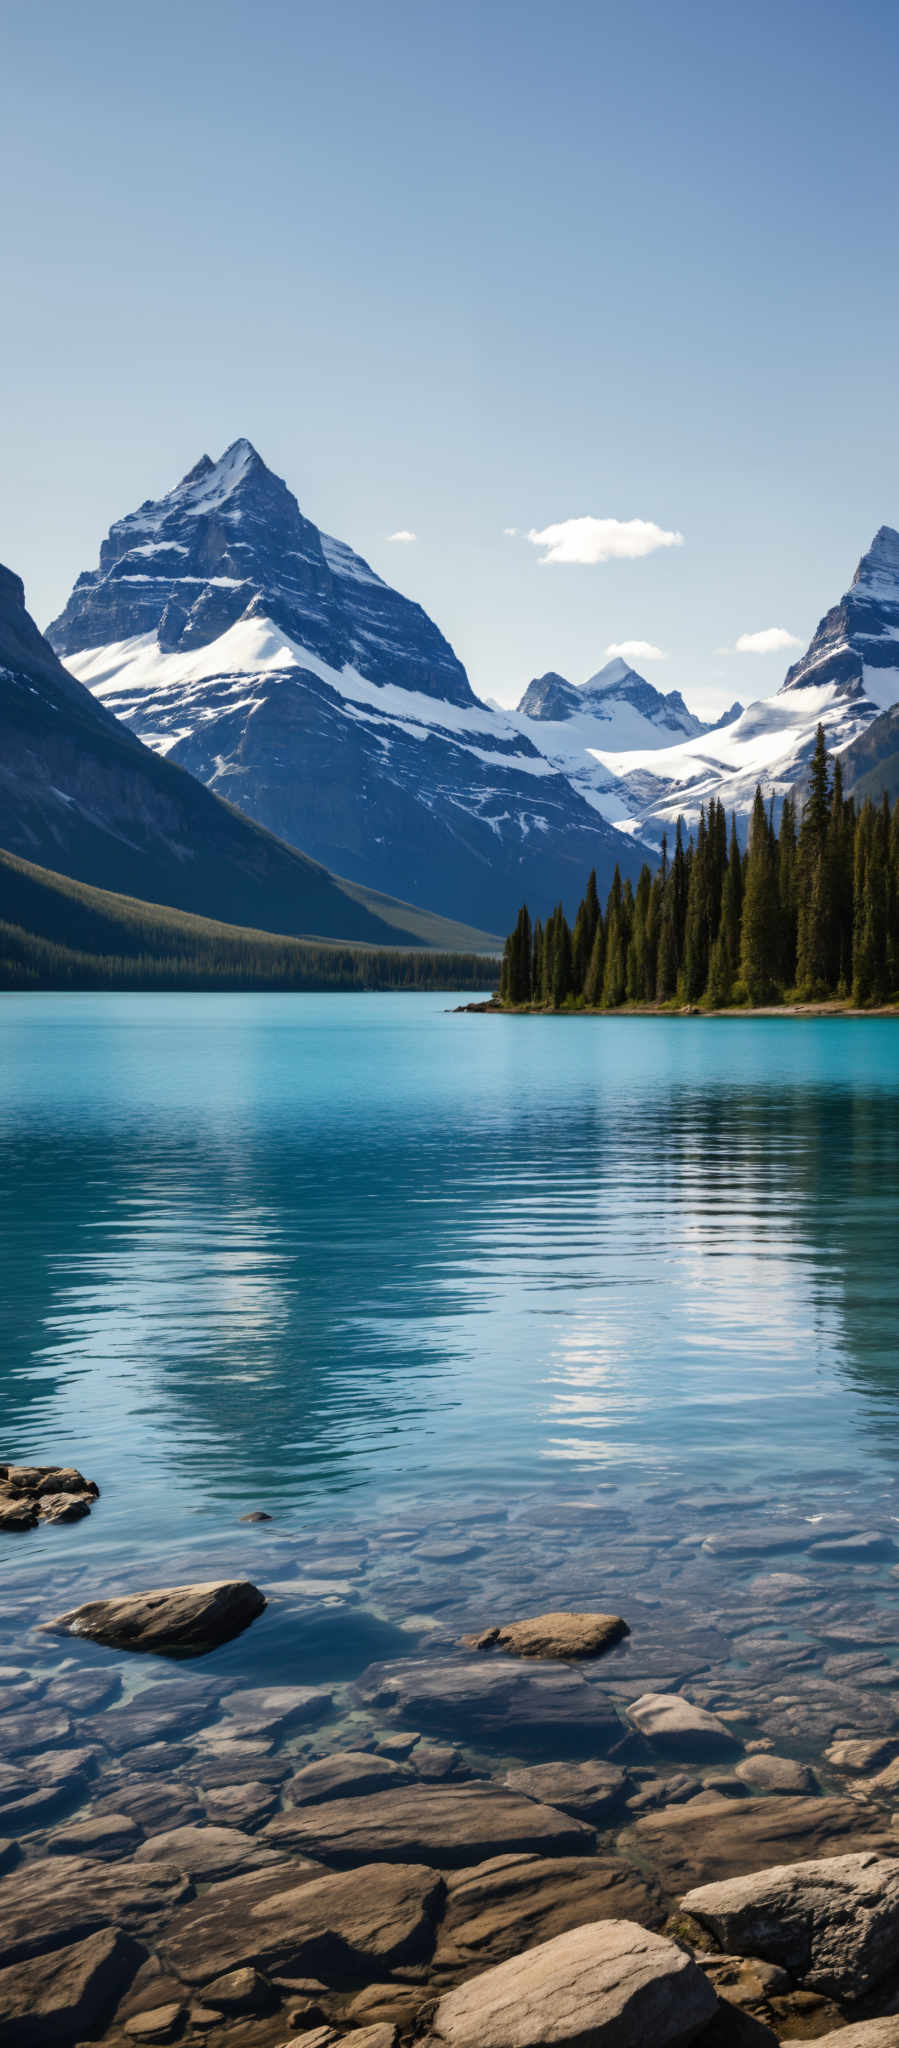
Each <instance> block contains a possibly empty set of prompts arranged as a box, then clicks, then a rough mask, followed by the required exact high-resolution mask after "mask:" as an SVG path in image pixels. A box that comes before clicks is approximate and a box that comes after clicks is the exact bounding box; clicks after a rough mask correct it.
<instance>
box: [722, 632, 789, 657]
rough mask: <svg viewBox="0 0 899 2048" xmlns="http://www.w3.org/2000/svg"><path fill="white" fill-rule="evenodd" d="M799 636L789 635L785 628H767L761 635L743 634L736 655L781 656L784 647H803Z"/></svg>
mask: <svg viewBox="0 0 899 2048" xmlns="http://www.w3.org/2000/svg"><path fill="white" fill-rule="evenodd" d="M801 646H802V641H801V640H800V639H799V637H798V634H796V633H788V632H787V629H786V627H785V626H765V628H764V630H763V631H762V632H761V633H741V634H740V637H739V639H738V640H737V641H736V642H735V645H734V652H735V653H736V654H779V653H780V651H781V649H782V648H783V647H801Z"/></svg>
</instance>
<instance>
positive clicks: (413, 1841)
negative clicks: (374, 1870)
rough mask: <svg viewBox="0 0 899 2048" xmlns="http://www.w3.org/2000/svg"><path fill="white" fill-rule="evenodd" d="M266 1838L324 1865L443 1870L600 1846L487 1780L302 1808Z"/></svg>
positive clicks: (405, 1788)
mask: <svg viewBox="0 0 899 2048" xmlns="http://www.w3.org/2000/svg"><path fill="white" fill-rule="evenodd" d="M265 1838H266V1840H267V1841H269V1842H272V1843H273V1844H275V1845H276V1846H277V1847H279V1848H290V1849H296V1850H299V1851H301V1852H302V1853H303V1854H305V1855H307V1856H314V1857H319V1858H320V1859H321V1861H322V1862H323V1863H334V1864H337V1865H344V1864H348V1863H358V1862H363V1861H364V1862H374V1861H379V1860H382V1859H383V1860H384V1861H387V1862H396V1863H432V1864H435V1865H436V1866H437V1868H438V1869H449V1868H452V1867H453V1866H454V1865H459V1864H466V1863H474V1862H479V1861H481V1859H482V1858H484V1857H486V1856H496V1855H500V1854H501V1853H503V1852H505V1851H509V1850H531V1851H535V1852H537V1853H539V1854H543V1855H547V1856H552V1855H565V1854H571V1855H576V1854H577V1853H578V1852H580V1853H581V1854H582V1855H583V1854H585V1853H586V1852H587V1851H588V1850H589V1849H591V1848H592V1846H593V1840H594V1837H593V1834H592V1831H591V1829H589V1828H587V1827H585V1826H584V1825H583V1823H582V1822H581V1821H577V1820H573V1819H572V1818H571V1816H570V1815H569V1814H567V1813H557V1812H556V1811H555V1810H554V1809H553V1808H552V1807H548V1806H540V1805H538V1804H537V1803H536V1801H533V1800H530V1799H522V1798H520V1797H519V1796H518V1795H517V1794H516V1793H514V1792H506V1791H503V1790H502V1789H501V1788H500V1787H498V1786H496V1785H493V1784H490V1783H485V1782H483V1781H476V1782H474V1783H471V1784H465V1785H400V1786H398V1787H397V1788H396V1789H395V1790H394V1791H391V1792H375V1793H372V1794H371V1795H370V1796H369V1797H368V1798H359V1799H330V1800H328V1801H326V1802H324V1803H322V1804H321V1805H318V1806H304V1807H298V1808H296V1809H295V1810H294V1811H293V1812H292V1813H285V1814H280V1815H279V1816H278V1817H277V1819H275V1820H273V1821H270V1822H269V1824H268V1826H267V1828H266V1830H265Z"/></svg>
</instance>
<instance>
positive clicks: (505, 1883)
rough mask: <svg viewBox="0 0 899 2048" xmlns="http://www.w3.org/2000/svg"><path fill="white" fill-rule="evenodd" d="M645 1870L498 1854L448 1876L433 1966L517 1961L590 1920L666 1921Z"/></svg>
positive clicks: (594, 1859)
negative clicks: (524, 1953) (528, 1950)
mask: <svg viewBox="0 0 899 2048" xmlns="http://www.w3.org/2000/svg"><path fill="white" fill-rule="evenodd" d="M662 1917H663V1915H662V1909H661V1905H660V1901H659V1896H658V1893H657V1892H656V1891H655V1890H654V1888H653V1887H652V1886H651V1884H650V1883H649V1882H647V1880H646V1878H645V1877H644V1876H643V1874H642V1872H641V1871H638V1870H631V1869H629V1868H628V1866H627V1864H626V1863H622V1862H620V1861H617V1860H615V1859H614V1858H612V1857H600V1856H493V1857H491V1858H490V1859H489V1861H488V1862H486V1863H477V1864H475V1865H474V1866H473V1867H472V1868H470V1869H468V1870H454V1871H450V1872H449V1874H448V1876H447V1880H446V1911H445V1913H444V1915H443V1919H442V1921H441V1924H440V1936H439V1940H438V1945H437V1954H436V1957H435V1963H436V1965H437V1967H438V1968H440V1969H443V1970H445V1971H447V1972H452V1973H453V1974H455V1973H456V1972H458V1970H459V1968H460V1967H461V1966H464V1967H465V1968H469V1969H470V1968H472V1967H478V1966H479V1967H480V1968H482V1969H483V1968H484V1967H485V1966H486V1964H488V1963H501V1962H503V1961H505V1958H506V1957H507V1956H514V1955H519V1954H520V1953H521V1950H522V1949H524V1948H531V1947H533V1945H534V1944H535V1942H538V1941H549V1940H551V1939H552V1937H553V1936H554V1935H556V1934H566V1933H567V1932H568V1931H569V1929H570V1928H572V1927H581V1926H583V1925H584V1923H585V1922H586V1921H588V1920H639V1922H640V1924H641V1926H646V1927H657V1926H659V1924H660V1923H661V1920H662Z"/></svg>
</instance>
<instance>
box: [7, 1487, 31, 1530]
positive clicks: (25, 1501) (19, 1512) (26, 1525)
mask: <svg viewBox="0 0 899 2048" xmlns="http://www.w3.org/2000/svg"><path fill="white" fill-rule="evenodd" d="M36 1527H37V1502H36V1501H34V1500H31V1499H30V1498H29V1496H28V1495H27V1494H23V1495H22V1496H21V1498H20V1499H13V1498H12V1497H11V1496H6V1495H4V1496H3V1497H2V1498H0V1530H2V1529H11V1530H13V1531H15V1530H18V1529H34V1528H36Z"/></svg>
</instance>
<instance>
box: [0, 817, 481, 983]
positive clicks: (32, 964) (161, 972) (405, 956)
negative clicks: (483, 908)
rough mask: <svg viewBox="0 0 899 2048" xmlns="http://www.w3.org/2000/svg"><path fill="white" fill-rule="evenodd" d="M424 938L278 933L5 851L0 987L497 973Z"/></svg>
mask: <svg viewBox="0 0 899 2048" xmlns="http://www.w3.org/2000/svg"><path fill="white" fill-rule="evenodd" d="M384 900H385V902H389V899H384ZM393 908H394V909H395V910H396V911H399V909H400V906H399V905H395V906H393ZM376 914H377V913H376ZM415 915H416V916H420V917H421V918H422V919H423V920H424V921H425V922H427V919H426V914H425V913H423V912H422V913H415ZM434 923H435V924H436V925H439V926H444V927H445V928H446V929H448V930H451V931H456V930H458V931H459V932H460V933H462V932H464V931H465V927H464V926H451V925H446V921H445V920H443V919H435V920H434ZM416 936H418V937H419V939H420V941H421V940H422V939H423V940H424V943H423V944H422V943H421V942H420V943H419V944H417V945H416V944H415V943H414V939H413V943H412V945H407V946H406V947H401V946H397V947H396V948H395V949H394V948H392V947H385V946H380V945H378V946H369V945H344V944H341V943H340V942H338V941H333V940H324V939H320V938H317V937H315V936H311V937H310V938H308V939H305V938H293V937H281V936H278V935H277V934H273V933H271V932H265V931H255V930H252V929H248V928H245V927H243V926H239V925H229V924H222V923H217V922H216V921H215V920H214V919H212V918H206V917H197V916H194V915H192V914H191V913H189V912H185V911H180V910H173V909H171V908H170V907H169V906H168V905H166V904H160V903H143V902H141V901H139V900H138V899H137V898H136V897H133V896H120V895H115V894H113V893H112V892H111V891H110V890H106V889H95V888H93V887H92V886H91V885H90V884H89V883H85V882H74V881H72V880H70V879H69V877H68V876H65V875H57V874H54V873H53V872H52V871H51V870H50V869H48V868H40V867H36V866H34V864H33V863H32V862H30V861H24V860H18V859H17V858H16V857H15V855H13V854H9V853H4V852H2V851H0V989H6V990H9V989H101V988H146V989H153V988H156V989H164V988H171V989H191V988H192V989H239V988H243V989H297V990H298V989H328V988H332V989H365V988H368V989H376V988H447V989H450V988H453V989H454V988H459V989H472V988H489V987H492V986H493V985H494V984H495V982H496V981H497V979H498V974H499V963H498V960H497V959H496V958H495V957H494V956H492V955H485V953H484V952H483V951H481V952H478V951H475V950H473V949H469V950H460V951H459V952H454V951H446V952H438V951H436V950H433V949H432V948H431V947H429V945H428V941H427V938H426V936H425V934H424V932H422V933H421V934H420V935H416ZM469 936H471V937H476V938H480V937H481V935H480V934H471V935H469ZM481 943H482V945H483V944H484V943H485V942H484V941H483V940H482V941H481Z"/></svg>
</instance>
